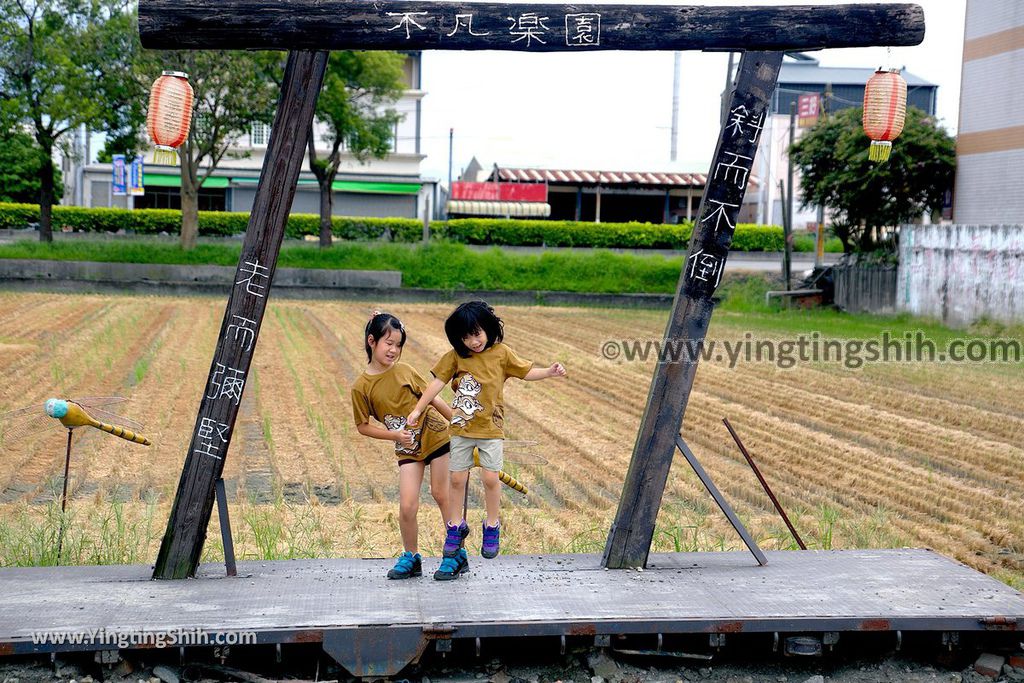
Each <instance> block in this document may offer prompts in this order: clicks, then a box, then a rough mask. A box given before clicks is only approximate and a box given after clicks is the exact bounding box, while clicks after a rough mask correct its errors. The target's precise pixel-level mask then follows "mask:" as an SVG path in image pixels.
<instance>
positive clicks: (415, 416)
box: [407, 301, 565, 559]
mask: <svg viewBox="0 0 1024 683" xmlns="http://www.w3.org/2000/svg"><path fill="white" fill-rule="evenodd" d="M444 331H445V334H446V336H447V337H448V342H449V343H450V344H451V345H452V350H451V351H449V352H448V353H446V354H445V355H444V356H442V357H441V359H440V360H439V361H437V364H436V365H434V368H433V370H431V373H432V374H433V375H434V379H433V380H432V381H431V382H430V385H429V386H427V387H426V389H425V390H424V391H423V394H422V395H421V396H420V400H419V401H418V402H417V403H416V407H415V409H414V410H413V411H412V412H411V413H409V417H408V421H407V424H409V425H412V426H417V425H419V423H420V419H421V417H422V418H424V419H426V414H425V413H423V411H424V410H425V409H427V408H428V406H429V405H431V404H432V402H433V401H435V400H437V395H438V393H439V392H440V391H441V389H443V388H444V385H445V384H447V383H448V382H449V381H450V382H451V383H452V389H454V390H455V399H454V400H453V401H452V414H453V417H452V419H451V423H452V426H451V432H452V436H451V472H452V489H451V496H452V500H453V501H460V500H462V499H463V496H465V492H466V483H467V481H468V480H469V469H470V467H472V466H473V449H474V448H475V449H477V451H478V452H479V458H480V466H481V468H482V470H483V474H482V475H481V478H482V480H483V484H484V502H485V504H486V508H487V519H485V520H484V522H483V541H482V544H481V548H480V554H481V555H483V556H484V557H485V558H488V559H490V558H493V557H495V556H496V555H497V554H498V550H499V535H500V530H499V520H498V513H499V508H500V506H501V482H500V481H499V479H498V472H499V471H500V470H501V466H502V464H503V444H504V438H505V432H504V429H503V427H504V421H505V405H504V389H503V388H504V385H505V380H506V379H508V378H509V377H517V378H519V379H523V380H526V381H528V382H529V381H534V380H540V379H547V378H549V377H565V368H564V367H563V366H562V364H561V363H555V364H553V365H551V366H550V367H547V368H535V367H533V363H532V362H530V361H526V360H523V359H522V358H520V357H519V356H517V355H516V353H515V351H513V350H512V349H511V348H509V347H508V346H506V345H505V344H503V343H502V339H503V338H504V325H503V324H502V322H501V318H499V317H498V316H497V315H496V314H495V313H494V309H493V308H491V307H490V306H488V305H487V303H486V302H484V301H468V302H466V303H464V304H461V305H459V306H458V307H457V308H456V309H455V311H454V312H452V314H451V315H450V316H448V319H447V320H446V321H445V323H444ZM468 534H469V525H468V524H467V522H466V520H464V519H463V520H462V521H461V522H460V523H459V524H458V525H454V524H449V525H448V533H447V535H446V537H445V542H444V550H443V554H444V555H445V557H449V556H452V555H454V554H456V553H457V552H461V553H464V552H465V549H464V548H461V545H462V541H463V540H464V539H465V538H466V536H467V535H468Z"/></svg>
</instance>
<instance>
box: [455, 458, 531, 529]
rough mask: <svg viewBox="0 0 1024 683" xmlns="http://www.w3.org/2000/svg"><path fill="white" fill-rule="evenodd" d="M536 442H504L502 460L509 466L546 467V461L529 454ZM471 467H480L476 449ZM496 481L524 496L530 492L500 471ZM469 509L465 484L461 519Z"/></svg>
mask: <svg viewBox="0 0 1024 683" xmlns="http://www.w3.org/2000/svg"><path fill="white" fill-rule="evenodd" d="M536 445H537V442H536V441H506V442H505V447H504V456H505V457H504V460H505V462H506V463H509V464H513V465H515V464H521V465H546V464H547V462H548V461H547V460H545V459H544V458H542V457H541V456H539V455H537V454H535V453H531V452H529V450H528V449H529V448H530V447H531V446H536ZM473 467H480V451H478V450H477V449H476V448H474V449H473ZM498 480H499V481H500V482H501V483H502V484H504V485H505V486H507V487H509V488H510V489H512V490H513V491H518V492H519V493H521V494H523V495H524V496H525V495H527V494H529V493H530V490H529V489H528V488H526V486H525V485H524V484H522V483H521V482H520V481H519V480H518V479H516V478H515V477H514V476H512V475H511V474H509V473H508V472H506V471H505V470H501V471H499V472H498ZM468 509H469V483H468V482H467V483H466V495H465V498H463V500H462V518H463V519H465V518H466V513H467V512H468Z"/></svg>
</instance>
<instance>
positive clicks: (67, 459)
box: [57, 429, 71, 564]
mask: <svg viewBox="0 0 1024 683" xmlns="http://www.w3.org/2000/svg"><path fill="white" fill-rule="evenodd" d="M70 470H71V430H70V429H68V448H67V452H66V453H65V454H64V490H63V491H62V492H61V494H60V531H58V532H57V564H60V554H61V552H62V551H63V550H64V511H65V510H66V509H67V506H68V472H69V471H70Z"/></svg>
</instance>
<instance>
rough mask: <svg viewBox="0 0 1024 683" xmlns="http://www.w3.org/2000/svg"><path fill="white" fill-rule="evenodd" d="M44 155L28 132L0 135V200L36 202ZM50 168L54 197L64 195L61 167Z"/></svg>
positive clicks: (40, 184)
mask: <svg viewBox="0 0 1024 683" xmlns="http://www.w3.org/2000/svg"><path fill="white" fill-rule="evenodd" d="M44 163H45V158H44V155H43V152H42V150H40V149H39V147H38V145H36V143H35V140H33V139H32V136H31V135H29V134H28V133H23V132H20V131H19V132H9V133H6V134H3V135H0V202H18V203H22V204H38V203H39V195H40V192H41V190H42V183H40V181H39V174H40V173H41V172H42V166H43V164H44ZM50 167H51V169H52V170H53V197H54V199H55V200H57V199H60V198H61V197H62V196H63V195H64V186H63V185H62V184H61V179H60V169H58V168H56V167H55V166H54V165H53V164H52V163H51V164H50Z"/></svg>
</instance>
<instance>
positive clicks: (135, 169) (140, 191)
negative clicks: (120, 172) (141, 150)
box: [128, 156, 146, 197]
mask: <svg viewBox="0 0 1024 683" xmlns="http://www.w3.org/2000/svg"><path fill="white" fill-rule="evenodd" d="M144 170H145V163H144V162H143V161H142V157H141V156H136V157H135V158H134V159H132V166H131V173H129V174H128V180H129V182H128V194H130V195H132V196H133V197H141V196H142V195H144V194H146V186H145V183H144V182H143V179H142V178H143V175H142V174H143V172H144Z"/></svg>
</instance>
